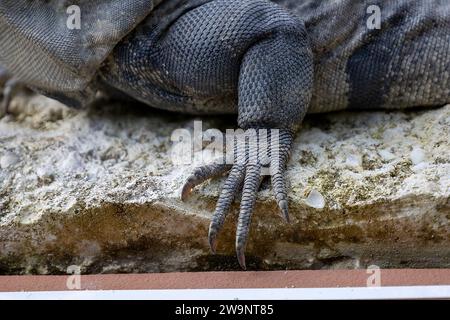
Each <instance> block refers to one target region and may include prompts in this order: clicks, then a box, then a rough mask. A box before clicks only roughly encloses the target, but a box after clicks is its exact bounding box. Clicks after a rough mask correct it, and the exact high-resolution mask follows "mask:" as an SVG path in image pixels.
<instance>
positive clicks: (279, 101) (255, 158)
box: [183, 22, 313, 269]
mask: <svg viewBox="0 0 450 320" xmlns="http://www.w3.org/2000/svg"><path fill="white" fill-rule="evenodd" d="M312 80H313V59H312V52H311V50H310V47H309V43H308V41H307V35H306V31H305V29H304V27H303V25H302V24H301V23H300V22H299V24H298V26H297V27H295V28H294V27H292V25H291V26H290V27H288V28H286V29H280V30H276V31H274V32H273V33H271V34H270V35H268V36H267V38H266V39H261V40H260V41H259V42H257V43H256V44H255V45H253V46H252V47H251V48H250V49H249V50H248V51H247V53H246V54H245V56H244V58H243V61H242V64H241V69H240V75H239V87H238V91H239V101H238V104H239V105H238V109H239V118H238V124H239V126H240V127H241V128H243V129H244V130H247V129H249V130H247V131H250V130H252V129H253V131H254V132H255V134H256V136H257V137H258V138H257V139H256V140H253V142H250V141H249V143H245V145H244V146H241V147H236V141H235V150H237V152H236V151H235V155H234V156H235V157H234V159H235V162H234V164H233V166H232V168H231V170H230V173H229V176H228V179H227V180H226V181H225V184H224V185H223V189H222V192H221V194H220V196H219V199H218V201H217V206H216V210H215V212H214V215H213V217H212V220H211V224H210V228H209V243H210V246H211V249H212V251H213V252H215V251H216V238H217V235H218V233H219V232H220V230H221V228H222V226H223V223H224V221H225V218H226V215H227V213H228V211H229V209H230V206H231V204H232V202H233V200H234V199H235V198H236V196H237V194H238V193H239V191H240V190H242V199H241V206H240V211H239V218H238V224H237V229H236V254H237V257H238V261H239V264H240V265H241V267H242V268H243V269H245V268H246V265H245V255H244V251H245V247H246V243H247V239H248V234H249V228H250V222H251V216H252V212H253V208H254V205H255V201H256V195H257V191H258V188H259V184H260V182H261V172H262V169H263V168H265V167H267V166H269V167H270V177H271V183H272V189H273V191H274V194H275V198H276V200H277V203H278V206H279V207H280V211H281V212H282V216H283V217H284V219H285V220H287V221H288V220H289V214H288V202H287V193H286V186H285V180H284V170H285V166H286V163H287V161H288V158H289V154H290V149H291V145H292V141H293V135H294V132H295V129H296V128H297V127H298V126H299V124H300V123H301V121H302V119H303V117H304V115H305V113H306V110H307V108H308V105H309V101H310V97H311V92H312V82H313V81H312ZM247 131H246V132H247ZM264 135H267V137H266V139H264ZM244 141H246V140H245V139H244ZM255 141H256V142H255ZM269 141H270V142H269ZM263 142H264V143H263ZM266 142H269V143H268V144H267V143H266ZM237 144H239V143H237ZM264 152H266V153H267V154H268V160H269V163H267V161H263V158H264V157H263V153H264ZM265 160H267V159H265ZM221 169H223V170H225V167H221ZM202 172H203V174H201V175H200V178H198V179H196V180H195V181H194V180H193V179H192V178H191V179H190V180H189V181H188V182H187V184H186V186H185V188H186V189H188V190H191V189H192V188H193V187H194V186H195V185H197V184H199V183H201V182H203V181H205V180H206V179H207V178H209V177H213V176H216V175H217V171H215V170H211V174H204V173H205V172H206V171H202ZM197 176H198V175H197ZM185 188H184V189H183V190H185ZM183 198H184V199H185V198H186V193H184V196H183Z"/></svg>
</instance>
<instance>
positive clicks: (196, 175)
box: [181, 164, 231, 201]
mask: <svg viewBox="0 0 450 320" xmlns="http://www.w3.org/2000/svg"><path fill="white" fill-rule="evenodd" d="M230 168H231V165H229V164H211V165H206V166H203V167H199V168H196V169H195V171H194V172H193V173H192V174H191V175H190V176H189V177H188V178H187V180H186V183H185V184H184V186H183V189H182V191H181V200H182V201H186V199H187V198H188V197H189V195H190V194H191V192H192V190H193V189H194V188H195V187H196V186H198V185H199V184H201V183H203V182H205V181H206V180H208V179H210V178H213V177H217V176H219V175H221V174H223V173H225V172H227V171H228V170H229V169H230Z"/></svg>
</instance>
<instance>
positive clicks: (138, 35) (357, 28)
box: [0, 0, 450, 268]
mask: <svg viewBox="0 0 450 320" xmlns="http://www.w3.org/2000/svg"><path fill="white" fill-rule="evenodd" d="M73 5H75V9H77V8H78V9H79V10H78V14H79V16H78V18H79V21H80V26H79V28H77V27H75V28H73V26H71V25H70V23H68V19H71V18H76V17H72V16H71V15H72V12H75V13H74V14H76V13H77V10H74V11H70V10H69V9H68V8H69V6H73ZM72 9H73V7H72ZM377 15H378V16H377ZM377 19H378V21H377ZM75 25H76V24H75ZM0 65H2V66H4V67H5V68H6V70H7V71H8V73H9V74H10V75H11V76H12V78H11V79H12V80H9V81H8V85H6V86H5V94H4V100H5V101H4V102H5V103H4V104H3V106H4V108H6V107H7V102H8V100H9V99H10V96H11V93H12V90H11V88H12V87H13V86H12V85H13V84H15V83H22V84H25V85H26V86H28V87H30V88H32V89H34V90H35V91H37V92H40V93H42V94H45V95H47V96H49V97H52V98H55V99H57V100H60V101H62V102H63V103H66V104H67V105H69V106H74V107H82V106H85V105H86V104H88V103H90V102H91V101H93V100H94V99H95V96H96V93H97V92H103V93H104V94H109V95H114V94H116V93H120V94H124V95H126V96H129V97H131V98H133V99H136V100H139V101H141V102H143V103H145V104H148V105H150V106H152V107H156V108H162V109H167V110H171V111H175V112H184V113H189V114H223V113H231V114H237V117H238V119H237V123H238V126H239V127H240V128H243V129H255V130H256V131H257V132H260V133H263V134H266V132H267V136H270V135H271V133H270V132H272V131H270V130H269V131H267V130H266V131H264V129H278V132H279V135H278V139H277V141H276V142H277V143H276V144H277V150H274V148H275V147H274V145H275V144H269V146H268V147H267V148H268V149H269V150H268V151H269V156H270V159H269V164H268V163H267V162H266V163H263V162H262V161H260V159H259V155H258V156H256V161H249V159H250V158H251V157H252V156H255V150H254V146H250V147H248V148H247V149H245V148H244V151H245V152H244V154H243V157H242V158H241V159H240V160H241V161H236V162H235V163H234V164H233V165H229V164H226V163H214V164H211V165H206V166H204V167H201V168H198V169H196V170H195V172H194V173H193V174H192V175H191V176H190V177H189V178H188V180H187V183H186V185H185V186H184V187H183V191H182V198H183V199H185V198H186V197H187V196H188V195H189V193H190V192H191V191H192V189H193V188H194V187H195V186H197V185H199V184H200V183H202V182H204V181H205V180H207V179H209V178H212V177H215V176H219V175H221V174H224V173H226V172H227V171H228V170H229V174H228V178H227V180H226V181H225V183H224V185H223V189H222V192H221V194H220V196H219V199H218V202H217V207H216V210H215V212H214V214H213V217H212V220H211V224H210V228H209V243H210V246H211V249H212V251H213V252H214V251H215V249H216V238H217V234H218V233H219V231H220V230H221V227H222V225H223V223H224V220H225V217H226V215H227V212H228V211H229V209H230V206H231V203H232V202H233V201H234V199H235V198H236V197H237V196H238V195H239V193H240V192H242V198H241V203H240V212H239V218H238V224H237V231H236V252H237V257H238V260H239V263H240V265H241V266H242V267H243V268H245V256H244V250H245V245H246V241H247V237H248V232H249V227H250V220H251V215H252V211H253V207H254V204H255V201H256V194H257V191H258V188H259V184H260V181H261V178H260V176H261V170H262V169H263V167H265V166H270V167H271V168H275V170H273V171H272V174H271V177H270V178H271V183H272V188H273V191H274V195H275V198H276V201H277V203H278V206H279V207H280V210H281V213H282V216H283V217H284V218H285V219H286V220H288V202H287V200H288V196H287V192H286V186H285V182H284V177H283V172H284V167H285V166H286V163H287V161H288V158H289V153H290V149H291V144H292V141H293V136H294V133H295V131H296V130H297V129H298V128H299V126H300V124H301V122H302V119H303V117H304V116H305V114H307V113H320V112H328V111H336V110H344V109H361V108H364V109H390V108H409V107H415V106H421V107H433V106H441V105H444V104H446V103H449V102H450V1H449V0H362V1H357V0H279V1H267V0H166V1H162V0H109V1H108V0H93V1H90V0H72V1H61V0H47V1H37V0H36V1H31V0H2V1H1V2H0ZM3 75H5V73H3ZM3 78H5V77H3ZM258 144H260V140H258V142H257V145H258ZM275 151H277V152H275ZM271 164H273V165H271ZM275 164H276V165H275Z"/></svg>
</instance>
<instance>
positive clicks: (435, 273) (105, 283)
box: [0, 269, 450, 291]
mask: <svg viewBox="0 0 450 320" xmlns="http://www.w3.org/2000/svg"><path fill="white" fill-rule="evenodd" d="M368 276H369V275H368V274H366V271H365V270H320V271H287V272H284V271H269V272H198V273H191V272H186V273H153V274H110V275H86V276H82V277H81V286H82V289H91V290H95V289H97V290H124V289H128V290H139V289H184V288H193V289H194V288H195V289H201V288H323V287H364V286H366V281H367V277H368ZM66 280H67V277H66V276H0V291H59V290H67V287H66ZM381 284H382V286H415V285H450V269H426V270H419V269H406V270H392V269H390V270H382V271H381Z"/></svg>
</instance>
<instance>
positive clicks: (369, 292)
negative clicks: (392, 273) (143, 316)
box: [0, 286, 450, 300]
mask: <svg viewBox="0 0 450 320" xmlns="http://www.w3.org/2000/svg"><path fill="white" fill-rule="evenodd" d="M432 298H435V299H445V298H449V299H450V286H403V287H401V286H399V287H369V288H360V287H357V288H285V289H282V288H280V289H273V288H267V289H169V290H95V291H91V290H80V291H35V292H0V300H16V299H21V300H23V299H26V300H37V299H43V300H85V299H88V300H317V299H319V300H321V299H327V300H328V299H330V300H336V299H349V300H359V299H432Z"/></svg>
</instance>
